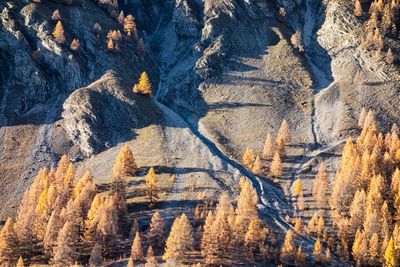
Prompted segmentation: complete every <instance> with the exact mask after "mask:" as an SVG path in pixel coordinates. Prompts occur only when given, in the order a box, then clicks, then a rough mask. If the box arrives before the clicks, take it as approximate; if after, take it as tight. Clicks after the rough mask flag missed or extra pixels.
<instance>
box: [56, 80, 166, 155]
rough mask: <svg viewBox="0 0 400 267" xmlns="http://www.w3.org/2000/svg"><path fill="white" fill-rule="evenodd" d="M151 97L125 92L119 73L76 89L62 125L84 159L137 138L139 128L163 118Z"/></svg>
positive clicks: (67, 101) (68, 102) (64, 114)
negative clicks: (153, 107) (153, 106)
mask: <svg viewBox="0 0 400 267" xmlns="http://www.w3.org/2000/svg"><path fill="white" fill-rule="evenodd" d="M151 105H153V104H152V102H151V98H149V97H145V96H140V95H134V96H132V94H131V95H130V96H129V95H128V94H127V93H125V92H124V90H123V86H122V85H121V80H120V78H118V77H117V76H116V75H115V73H107V74H105V75H104V76H102V77H101V78H100V79H99V80H97V81H96V82H94V83H92V84H90V85H89V86H88V87H85V88H80V89H77V90H75V92H74V93H72V94H71V95H70V96H69V97H68V99H66V100H65V102H64V104H63V109H64V111H63V113H62V117H63V120H62V125H63V128H64V129H65V131H66V133H67V135H68V137H69V139H70V140H71V141H72V142H73V143H74V145H75V146H76V152H75V153H77V154H75V155H71V156H72V157H73V159H83V158H86V157H90V156H92V155H94V154H97V153H99V152H101V151H103V150H105V149H107V148H109V147H112V146H115V145H117V144H118V143H121V142H124V141H127V140H131V139H134V138H135V135H136V133H135V129H138V128H142V127H145V126H147V124H149V123H150V122H151V123H156V122H157V121H159V120H162V116H161V115H162V114H161V113H160V112H159V111H158V110H157V109H156V110H154V109H151V108H150V107H149V106H151Z"/></svg>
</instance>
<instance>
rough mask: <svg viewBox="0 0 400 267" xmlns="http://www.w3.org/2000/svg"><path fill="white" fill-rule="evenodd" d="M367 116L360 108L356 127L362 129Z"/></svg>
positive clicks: (363, 109)
mask: <svg viewBox="0 0 400 267" xmlns="http://www.w3.org/2000/svg"><path fill="white" fill-rule="evenodd" d="M366 116H367V111H366V110H365V108H362V110H361V113H360V116H359V117H358V127H360V128H362V127H363V126H364V122H365V117H366Z"/></svg>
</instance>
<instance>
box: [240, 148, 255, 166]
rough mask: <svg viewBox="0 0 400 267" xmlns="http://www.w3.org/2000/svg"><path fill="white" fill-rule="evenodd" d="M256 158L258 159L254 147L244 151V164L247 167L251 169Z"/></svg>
mask: <svg viewBox="0 0 400 267" xmlns="http://www.w3.org/2000/svg"><path fill="white" fill-rule="evenodd" d="M255 159H256V157H255V154H254V151H253V149H251V148H246V151H245V152H244V154H243V158H242V162H243V165H244V166H245V167H246V168H248V169H251V168H252V167H253V164H254V161H255Z"/></svg>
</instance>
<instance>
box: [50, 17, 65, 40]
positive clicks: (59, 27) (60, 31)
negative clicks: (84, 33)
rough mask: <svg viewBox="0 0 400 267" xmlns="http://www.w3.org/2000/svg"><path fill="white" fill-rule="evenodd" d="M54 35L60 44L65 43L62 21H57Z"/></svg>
mask: <svg viewBox="0 0 400 267" xmlns="http://www.w3.org/2000/svg"><path fill="white" fill-rule="evenodd" d="M53 37H54V40H55V41H56V42H57V43H59V44H63V43H64V42H65V36H64V27H63V25H62V23H61V21H58V22H57V24H56V27H55V28H54V31H53Z"/></svg>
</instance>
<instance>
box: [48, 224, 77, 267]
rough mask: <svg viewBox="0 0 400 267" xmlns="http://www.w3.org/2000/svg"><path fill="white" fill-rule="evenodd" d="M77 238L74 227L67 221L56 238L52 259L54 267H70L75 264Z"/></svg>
mask: <svg viewBox="0 0 400 267" xmlns="http://www.w3.org/2000/svg"><path fill="white" fill-rule="evenodd" d="M77 238H78V236H77V232H76V225H74V224H73V223H72V222H70V221H67V222H66V223H65V224H64V226H63V227H62V228H61V231H60V233H59V234H58V237H57V246H56V248H55V250H54V257H53V259H52V263H53V264H54V265H55V266H60V267H61V266H70V265H73V264H74V263H75V261H76V260H77V251H76V245H77Z"/></svg>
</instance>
